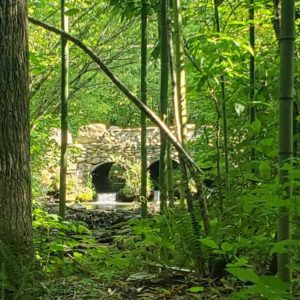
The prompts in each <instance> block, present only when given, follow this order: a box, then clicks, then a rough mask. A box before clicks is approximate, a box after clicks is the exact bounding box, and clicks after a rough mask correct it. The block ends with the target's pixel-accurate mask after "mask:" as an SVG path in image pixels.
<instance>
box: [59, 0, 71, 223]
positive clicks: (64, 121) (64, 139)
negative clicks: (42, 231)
mask: <svg viewBox="0 0 300 300" xmlns="http://www.w3.org/2000/svg"><path fill="white" fill-rule="evenodd" d="M65 4H66V3H65V0H61V29H62V30H64V31H66V32H68V31H69V20H68V17H67V16H66V15H65ZM68 96H69V46H68V40H67V39H66V38H65V37H64V36H62V37H61V150H60V151H61V152H60V185H59V215H60V216H61V218H63V219H64V218H65V210H66V190H67V188H66V181H67V145H68Z"/></svg>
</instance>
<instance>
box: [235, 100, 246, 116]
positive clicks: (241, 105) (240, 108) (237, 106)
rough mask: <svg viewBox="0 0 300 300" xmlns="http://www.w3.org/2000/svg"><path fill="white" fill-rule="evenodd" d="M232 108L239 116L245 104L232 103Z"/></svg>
mask: <svg viewBox="0 0 300 300" xmlns="http://www.w3.org/2000/svg"><path fill="white" fill-rule="evenodd" d="M234 109H235V111H236V113H237V114H238V116H240V115H241V114H242V112H243V111H244V110H245V105H243V104H241V103H234Z"/></svg>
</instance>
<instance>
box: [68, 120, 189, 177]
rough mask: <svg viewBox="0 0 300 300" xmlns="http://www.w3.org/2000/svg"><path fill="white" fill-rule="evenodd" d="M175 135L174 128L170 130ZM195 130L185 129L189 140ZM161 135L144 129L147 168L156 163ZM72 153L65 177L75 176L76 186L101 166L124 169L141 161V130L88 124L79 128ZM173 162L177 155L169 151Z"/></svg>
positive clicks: (153, 128) (151, 129) (150, 129)
mask: <svg viewBox="0 0 300 300" xmlns="http://www.w3.org/2000/svg"><path fill="white" fill-rule="evenodd" d="M171 129H172V131H173V132H174V131H175V128H171ZM194 133H195V126H194V125H193V124H189V125H188V139H192V138H193V137H194ZM159 147H160V134H159V129H158V128H157V127H148V128H147V150H148V155H147V162H148V166H149V165H150V164H151V163H153V162H154V161H157V160H158V159H159ZM71 148H72V150H71V152H72V153H73V154H72V155H71V156H72V157H71V160H70V164H69V166H68V173H69V174H72V175H76V177H77V178H78V179H79V182H84V181H85V180H86V179H87V178H88V176H89V174H90V173H91V172H92V171H93V170H94V169H95V168H96V167H97V166H99V165H100V164H102V163H105V162H115V163H118V164H120V165H124V166H125V167H126V162H129V161H130V162H132V161H136V162H138V161H139V160H140V149H141V129H140V128H125V129H122V128H119V127H115V126H111V127H109V128H108V129H107V128H106V127H105V125H104V124H90V125H86V126H83V127H81V128H80V130H79V135H78V138H77V141H76V143H75V144H73V145H72V146H71ZM172 156H173V159H174V160H177V153H176V151H174V150H172Z"/></svg>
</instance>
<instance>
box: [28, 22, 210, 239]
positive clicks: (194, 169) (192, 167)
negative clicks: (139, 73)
mask: <svg viewBox="0 0 300 300" xmlns="http://www.w3.org/2000/svg"><path fill="white" fill-rule="evenodd" d="M28 18H29V21H30V22H31V23H32V24H34V25H37V26H40V27H43V28H44V29H46V30H49V31H51V32H54V33H55V34H58V35H61V36H63V37H64V38H65V39H67V40H69V41H71V42H72V43H73V44H75V45H76V46H78V47H79V48H80V49H81V50H83V51H84V52H85V53H86V54H87V55H88V56H89V57H90V58H91V59H92V60H93V61H94V62H95V63H96V64H97V65H98V66H99V67H100V68H101V70H102V71H103V72H104V73H105V75H106V76H107V77H108V78H109V79H110V80H111V81H112V82H113V83H114V84H115V86H116V87H117V88H118V89H119V90H120V91H121V92H122V93H123V94H124V95H125V96H126V97H127V98H128V99H129V100H130V101H131V102H132V103H133V104H134V105H136V106H137V107H138V108H139V109H140V110H141V111H142V112H143V113H144V114H145V115H146V116H147V117H148V118H149V119H150V120H152V121H153V123H154V124H155V125H157V126H158V127H159V129H160V130H161V131H162V132H163V133H164V134H165V135H166V136H167V138H168V140H169V141H170V142H171V143H172V145H173V146H174V147H175V149H176V150H177V151H178V153H179V155H180V157H182V160H183V161H184V162H185V163H186V165H187V167H188V169H189V171H190V173H191V176H192V178H193V179H194V181H195V184H196V189H197V192H198V194H199V195H200V197H201V199H200V205H201V214H202V218H203V223H204V230H205V233H206V234H208V233H209V228H210V221H209V215H208V211H207V205H206V193H205V187H204V186H203V184H202V181H201V178H200V174H202V173H203V171H202V170H201V169H200V168H199V167H198V166H197V165H196V163H195V162H194V160H193V159H192V158H191V156H190V155H189V154H188V152H187V151H186V150H185V149H184V147H183V146H182V144H181V143H180V142H179V141H178V139H177V138H176V137H175V135H174V134H173V133H172V132H171V130H170V129H169V127H168V126H167V125H166V124H165V123H164V122H163V121H162V120H161V119H160V118H159V117H158V116H157V115H156V114H155V112H154V111H153V110H151V109H150V108H149V107H148V106H147V105H145V104H144V103H143V102H142V101H141V100H140V99H139V98H138V97H137V96H135V95H134V94H133V93H132V92H131V91H130V90H129V89H128V88H127V87H126V86H125V84H124V83H123V82H122V81H121V80H120V79H119V78H118V77H117V76H115V75H114V74H113V73H112V72H111V70H110V69H109V68H108V67H107V66H106V64H105V63H104V62H103V61H102V60H101V58H100V57H99V56H97V54H96V53H95V52H94V51H93V50H92V49H91V48H89V47H88V46H86V45H85V44H84V43H83V42H81V41H80V40H79V39H77V38H75V37H74V36H72V35H70V34H69V33H67V32H65V31H63V30H60V29H58V28H56V27H54V26H52V25H50V24H47V23H45V22H42V21H40V20H37V19H34V18H33V17H30V16H29V17H28Z"/></svg>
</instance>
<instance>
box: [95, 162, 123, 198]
mask: <svg viewBox="0 0 300 300" xmlns="http://www.w3.org/2000/svg"><path fill="white" fill-rule="evenodd" d="M118 170H122V171H124V168H123V167H122V166H120V165H119V164H117V163H115V162H104V163H101V164H98V165H96V166H95V167H94V168H93V169H92V171H91V176H92V183H93V185H94V187H95V189H96V192H97V193H116V192H118V191H120V190H121V189H122V188H123V187H124V185H125V182H124V181H123V180H121V177H120V176H118V174H117V173H118Z"/></svg>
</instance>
